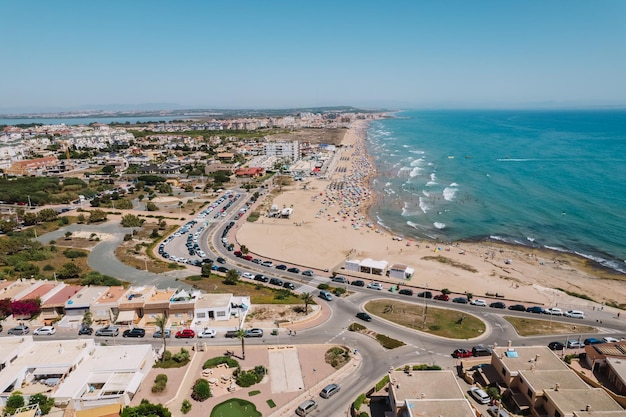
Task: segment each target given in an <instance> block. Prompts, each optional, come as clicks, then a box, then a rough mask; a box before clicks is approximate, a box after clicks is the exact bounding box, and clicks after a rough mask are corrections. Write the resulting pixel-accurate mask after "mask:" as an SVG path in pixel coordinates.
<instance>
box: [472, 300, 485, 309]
mask: <svg viewBox="0 0 626 417" xmlns="http://www.w3.org/2000/svg"><path fill="white" fill-rule="evenodd" d="M470 304H471V305H473V306H478V307H487V302H486V301H485V300H481V299H480V298H475V299H473V300H472V301H470Z"/></svg>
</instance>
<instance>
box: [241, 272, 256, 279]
mask: <svg viewBox="0 0 626 417" xmlns="http://www.w3.org/2000/svg"><path fill="white" fill-rule="evenodd" d="M241 277H242V278H248V279H254V274H252V273H250V272H244V273H243V274H241Z"/></svg>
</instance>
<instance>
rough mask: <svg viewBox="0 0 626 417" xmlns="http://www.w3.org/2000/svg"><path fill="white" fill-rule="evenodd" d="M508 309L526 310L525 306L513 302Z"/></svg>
mask: <svg viewBox="0 0 626 417" xmlns="http://www.w3.org/2000/svg"><path fill="white" fill-rule="evenodd" d="M509 310H513V311H526V307H525V306H524V305H522V304H513V305H510V306H509Z"/></svg>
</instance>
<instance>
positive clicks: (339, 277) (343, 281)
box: [331, 275, 348, 284]
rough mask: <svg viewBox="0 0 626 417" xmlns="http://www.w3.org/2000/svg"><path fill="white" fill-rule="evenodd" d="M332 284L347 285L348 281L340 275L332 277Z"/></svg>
mask: <svg viewBox="0 0 626 417" xmlns="http://www.w3.org/2000/svg"><path fill="white" fill-rule="evenodd" d="M331 281H332V282H338V283H339V284H347V283H348V280H347V279H346V277H342V276H340V275H337V276H336V277H332V278H331Z"/></svg>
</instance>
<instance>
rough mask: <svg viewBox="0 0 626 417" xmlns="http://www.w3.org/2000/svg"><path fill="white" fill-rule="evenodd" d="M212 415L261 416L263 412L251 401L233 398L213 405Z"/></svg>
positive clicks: (228, 416) (232, 416)
mask: <svg viewBox="0 0 626 417" xmlns="http://www.w3.org/2000/svg"><path fill="white" fill-rule="evenodd" d="M268 401H271V400H268ZM272 402H273V401H272ZM268 405H269V403H268ZM211 417H261V413H259V412H258V411H257V409H256V406H255V405H254V404H253V403H251V402H250V401H246V400H242V399H240V398H233V399H232V400H228V401H224V402H223V403H219V404H218V405H216V406H215V407H213V410H211Z"/></svg>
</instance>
